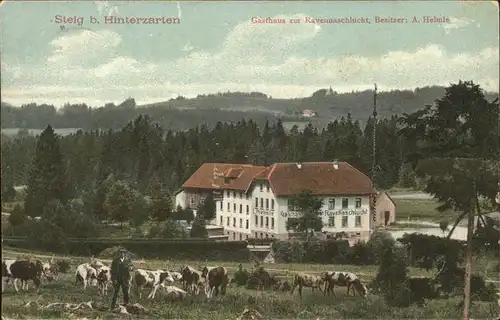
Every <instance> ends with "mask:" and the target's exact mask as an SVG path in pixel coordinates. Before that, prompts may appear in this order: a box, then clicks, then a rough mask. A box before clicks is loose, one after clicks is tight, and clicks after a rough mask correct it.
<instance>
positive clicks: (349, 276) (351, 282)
mask: <svg viewBox="0 0 500 320" xmlns="http://www.w3.org/2000/svg"><path fill="white" fill-rule="evenodd" d="M321 278H322V279H323V280H324V281H325V282H326V284H325V291H324V293H325V295H326V294H330V292H331V293H333V295H335V291H334V290H333V288H334V287H335V286H339V287H347V295H349V293H350V292H351V291H352V293H353V295H356V292H357V293H358V294H359V295H360V296H362V297H366V295H367V294H368V288H367V287H366V286H365V285H364V284H363V283H361V280H360V279H359V277H358V276H357V275H355V274H354V273H352V272H346V271H327V272H324V273H323V274H322V275H321Z"/></svg>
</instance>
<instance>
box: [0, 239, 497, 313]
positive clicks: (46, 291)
mask: <svg viewBox="0 0 500 320" xmlns="http://www.w3.org/2000/svg"><path fill="white" fill-rule="evenodd" d="M2 255H3V256H4V257H11V258H15V257H22V256H24V257H27V256H30V255H31V256H38V257H41V258H42V259H47V258H48V257H49V256H50V255H51V254H50V253H45V254H43V253H40V252H29V251H23V250H17V249H13V248H4V249H3V250H2ZM66 258H69V259H71V265H72V269H71V270H70V271H69V272H68V273H67V274H62V275H61V276H60V278H59V279H58V280H57V281H53V282H46V281H45V282H44V283H43V287H42V289H41V291H40V292H39V293H35V292H34V290H33V289H31V290H30V291H28V292H20V293H15V291H14V289H13V287H12V286H7V287H6V291H5V292H4V293H3V295H2V318H3V319H7V318H15V319H33V318H36V319H49V318H50V319H53V318H57V319H75V317H76V318H82V317H85V318H87V319H124V318H128V319H214V320H215V319H236V318H237V317H239V316H240V314H241V313H242V312H243V310H244V309H246V308H248V309H251V310H252V309H255V310H257V311H258V312H259V313H260V314H262V315H263V317H264V318H265V319H290V318H293V319H346V318H349V319H403V318H404V319H409V318H413V319H415V318H418V319H429V318H433V319H450V318H451V319H456V318H459V317H460V316H461V312H462V311H461V310H460V308H458V307H457V306H458V304H459V303H460V301H459V299H455V298H453V299H444V298H443V299H437V300H430V301H428V304H427V305H426V306H423V307H417V306H412V307H409V308H394V307H390V306H388V305H387V304H386V303H385V301H384V300H383V299H382V298H381V297H379V296H376V295H369V296H368V298H367V299H366V300H365V299H362V298H360V297H358V296H356V297H347V296H346V295H345V291H346V288H337V289H336V293H337V297H332V296H326V297H325V296H323V294H322V293H320V292H314V293H313V292H311V290H310V289H308V288H305V289H304V291H303V295H304V297H303V300H302V301H301V300H300V298H299V296H298V293H297V290H296V291H295V293H294V295H293V296H292V295H290V293H279V292H272V291H253V290H247V289H245V288H242V287H236V286H234V285H231V286H230V287H229V288H228V292H227V295H226V296H224V297H217V298H214V299H206V298H205V297H204V296H203V295H200V296H197V297H189V298H188V299H186V300H184V301H177V302H172V301H167V300H165V297H164V296H162V295H161V293H160V294H158V295H157V297H156V299H155V300H154V301H150V300H146V299H144V298H143V299H141V300H140V301H138V300H137V298H136V296H135V295H134V294H133V293H132V297H131V299H132V303H134V302H139V303H140V304H141V305H143V306H144V307H145V308H146V309H148V310H149V313H148V314H147V315H132V316H128V315H127V316H125V315H120V314H114V313H111V312H109V311H108V310H107V309H108V308H109V304H110V299H111V294H112V292H111V290H110V291H109V292H108V295H107V296H105V297H103V296H100V295H99V294H98V293H97V290H96V288H95V287H91V288H88V289H87V292H83V287H81V286H74V271H75V268H76V266H77V265H78V264H79V263H82V262H85V261H86V260H87V258H85V257H66ZM104 261H105V262H106V261H109V260H104ZM134 263H135V265H136V267H138V268H152V269H153V268H164V269H168V270H178V269H179V268H180V266H181V265H183V264H185V263H187V264H190V265H192V266H193V267H195V268H198V267H200V266H202V265H206V264H208V265H211V266H215V265H222V266H225V267H227V268H228V270H229V273H230V275H231V274H233V273H234V272H235V271H236V270H237V267H238V264H239V263H238V262H229V263H228V262H217V261H179V260H175V259H172V260H170V261H159V260H146V261H145V260H136V261H134ZM242 264H243V266H244V268H246V269H247V270H251V269H252V268H253V265H252V264H251V263H242ZM481 265H482V264H481V263H477V264H476V266H477V267H479V266H481ZM262 266H263V267H264V268H265V269H266V270H267V271H268V272H269V273H271V274H272V275H277V276H279V277H280V278H288V279H290V277H291V275H292V274H293V273H295V272H300V271H302V272H309V273H319V272H321V271H326V270H332V269H333V270H339V271H341V270H342V271H352V272H355V273H357V274H358V275H359V276H360V278H361V279H362V280H363V281H364V282H366V283H368V282H369V281H371V280H372V279H373V278H374V277H375V275H376V273H377V269H378V267H377V266H353V265H335V266H332V265H313V264H279V263H277V264H263V265H262ZM476 272H480V270H478V269H476ZM410 274H411V275H414V276H417V275H427V276H429V275H431V273H430V272H427V271H425V270H422V269H417V268H410ZM32 286H33V285H31V287H32ZM145 290H147V289H145ZM144 292H146V291H144ZM143 297H144V295H143ZM119 299H120V298H119ZM90 300H92V301H94V302H96V304H97V308H96V309H95V310H78V311H75V312H72V313H69V312H66V311H57V310H43V309H37V308H34V307H25V305H26V303H28V302H29V301H37V302H38V303H39V304H40V305H47V304H49V303H53V302H66V303H81V302H87V301H90ZM498 313H499V310H498V306H495V305H493V304H492V303H486V302H474V303H473V306H472V309H471V314H472V318H476V319H478V318H481V319H488V318H490V319H491V318H493V316H494V315H496V314H498Z"/></svg>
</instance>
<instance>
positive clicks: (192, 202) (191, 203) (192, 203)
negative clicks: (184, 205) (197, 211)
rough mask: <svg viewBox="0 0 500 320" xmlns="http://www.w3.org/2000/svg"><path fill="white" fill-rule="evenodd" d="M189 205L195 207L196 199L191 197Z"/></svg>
mask: <svg viewBox="0 0 500 320" xmlns="http://www.w3.org/2000/svg"><path fill="white" fill-rule="evenodd" d="M189 204H190V205H192V206H194V197H189Z"/></svg>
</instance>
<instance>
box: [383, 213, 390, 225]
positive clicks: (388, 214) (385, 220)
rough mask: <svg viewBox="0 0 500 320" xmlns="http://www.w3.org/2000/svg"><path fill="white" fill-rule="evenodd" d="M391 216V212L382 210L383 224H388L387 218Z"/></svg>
mask: <svg viewBox="0 0 500 320" xmlns="http://www.w3.org/2000/svg"><path fill="white" fill-rule="evenodd" d="M390 218H391V213H390V212H389V211H384V225H385V226H386V225H388V224H389V219H390Z"/></svg>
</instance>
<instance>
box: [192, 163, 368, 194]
mask: <svg viewBox="0 0 500 320" xmlns="http://www.w3.org/2000/svg"><path fill="white" fill-rule="evenodd" d="M214 169H215V173H216V177H215V178H214ZM253 180H268V181H269V182H270V185H271V189H272V190H273V193H274V194H275V195H276V196H291V195H294V194H298V193H300V192H301V191H302V190H310V191H311V192H312V193H313V194H315V195H350V194H353V195H354V194H355V195H363V194H372V193H373V192H374V190H373V185H372V182H371V180H370V178H369V177H368V176H366V175H365V174H363V173H362V172H360V171H359V170H357V169H356V168H354V167H353V166H351V165H350V164H348V163H346V162H339V163H338V169H335V168H334V166H333V163H332V162H304V163H302V164H301V168H300V169H299V168H298V166H297V164H295V163H275V164H273V165H272V166H270V167H264V166H253V165H249V164H229V163H205V164H203V165H202V166H201V167H200V168H199V169H198V170H197V171H196V172H195V173H194V174H193V175H192V176H191V177H190V178H189V179H188V180H187V181H186V182H185V183H184V185H183V187H184V188H200V189H232V190H242V191H244V190H247V189H248V187H249V186H250V184H251V183H252V181H253Z"/></svg>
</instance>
